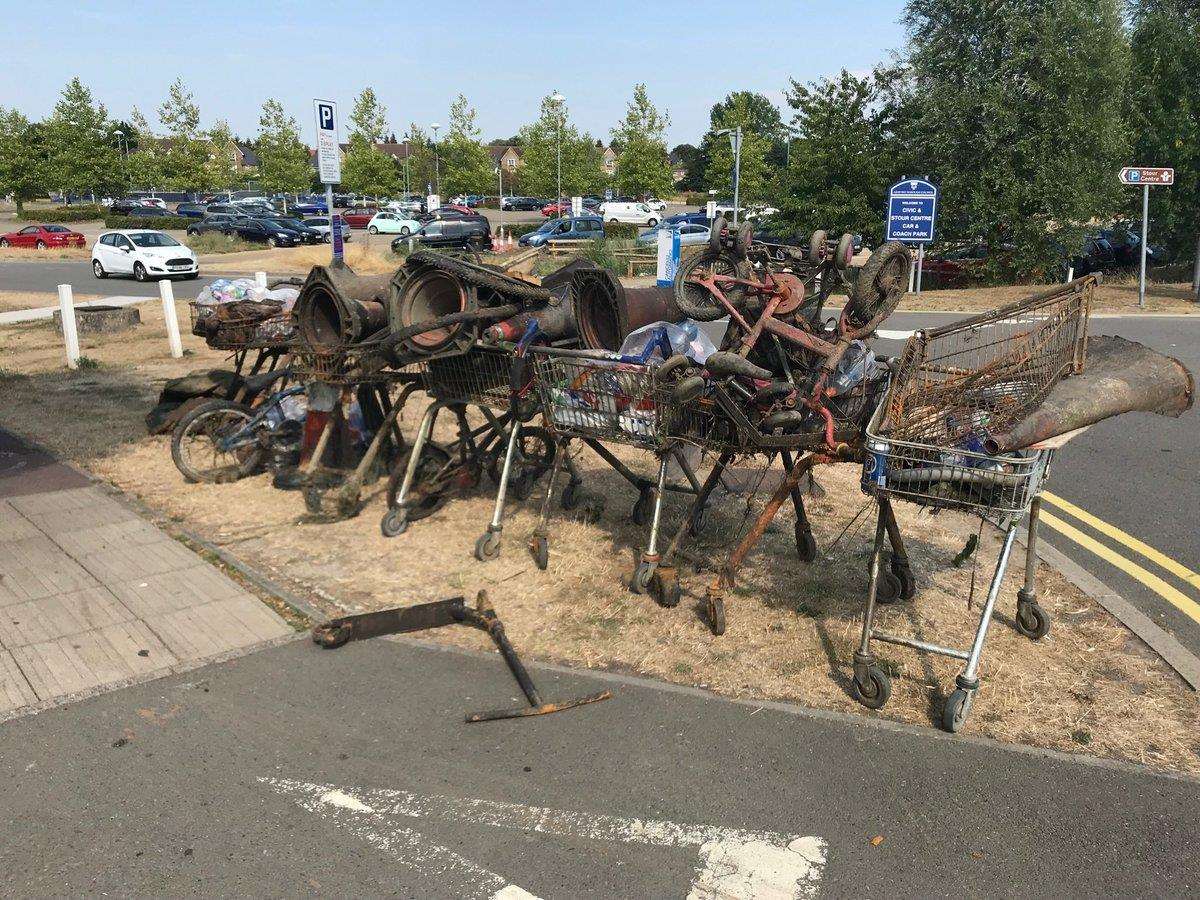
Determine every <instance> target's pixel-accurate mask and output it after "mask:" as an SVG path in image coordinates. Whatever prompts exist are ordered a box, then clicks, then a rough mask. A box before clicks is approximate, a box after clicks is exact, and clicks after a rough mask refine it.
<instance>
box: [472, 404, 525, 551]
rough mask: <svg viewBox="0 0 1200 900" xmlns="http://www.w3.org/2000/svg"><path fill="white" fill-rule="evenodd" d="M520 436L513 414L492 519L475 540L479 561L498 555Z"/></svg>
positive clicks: (518, 421)
mask: <svg viewBox="0 0 1200 900" xmlns="http://www.w3.org/2000/svg"><path fill="white" fill-rule="evenodd" d="M520 437H521V421H520V419H518V418H517V417H516V416H513V420H512V430H511V431H510V432H509V434H508V447H507V449H506V450H505V451H504V466H503V469H502V470H501V472H500V487H499V489H498V490H497V491H496V506H495V508H494V509H493V510H492V521H491V522H489V523H488V527H487V531H485V532H484V533H483V534H481V535H480V536H479V539H478V540H477V541H475V558H476V559H478V560H479V561H480V562H485V561H487V560H489V559H495V558H496V557H498V556H499V555H500V534H501V532H503V531H504V525H503V521H502V520H503V518H504V500H505V498H506V497H507V496H508V476H509V474H510V473H511V472H512V466H513V460H514V459H515V458H516V451H517V441H518V440H519V439H520Z"/></svg>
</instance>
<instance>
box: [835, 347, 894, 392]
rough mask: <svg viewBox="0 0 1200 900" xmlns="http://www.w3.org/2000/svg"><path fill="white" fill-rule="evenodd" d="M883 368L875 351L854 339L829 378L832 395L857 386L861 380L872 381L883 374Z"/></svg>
mask: <svg viewBox="0 0 1200 900" xmlns="http://www.w3.org/2000/svg"><path fill="white" fill-rule="evenodd" d="M884 368H886V367H885V366H884V365H883V364H882V363H881V362H879V360H877V359H876V358H875V351H873V350H869V349H868V348H867V345H866V344H864V343H863V342H862V341H854V342H853V343H851V344H850V347H849V348H848V349H847V350H846V352H845V354H843V356H842V358H841V361H840V362H838V367H837V370H836V371H835V372H834V373H833V377H832V378H830V379H829V387H830V388H831V389H832V390H833V396H835V397H837V396H839V395H841V394H844V393H846V392H847V391H850V390H852V389H853V388H856V387H858V385H860V384H862V383H863V381H874V380H875V379H876V378H878V377H879V376H880V375H881V374H883V369H884Z"/></svg>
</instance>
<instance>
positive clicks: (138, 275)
mask: <svg viewBox="0 0 1200 900" xmlns="http://www.w3.org/2000/svg"><path fill="white" fill-rule="evenodd" d="M92 273H93V274H94V275H95V276H96V277H97V278H107V277H108V276H109V275H132V276H133V277H134V279H135V280H136V281H148V280H150V279H154V280H155V281H157V280H158V279H160V278H171V277H172V276H181V277H183V278H195V277H196V276H197V275H199V274H200V264H199V263H198V262H197V261H196V254H195V253H193V252H192V251H191V250H189V249H188V248H187V247H185V246H184V245H183V244H181V243H179V241H177V240H175V238H173V237H171V236H170V235H169V234H163V233H162V232H161V231H147V230H144V229H140V228H135V229H130V230H128V231H106V232H104V233H103V234H101V235H100V237H99V238H98V239H97V240H96V243H95V245H93V247H92Z"/></svg>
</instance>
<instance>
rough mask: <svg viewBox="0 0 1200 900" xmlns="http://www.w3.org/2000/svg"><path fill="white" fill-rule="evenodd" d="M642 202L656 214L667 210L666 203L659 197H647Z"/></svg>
mask: <svg viewBox="0 0 1200 900" xmlns="http://www.w3.org/2000/svg"><path fill="white" fill-rule="evenodd" d="M642 202H643V203H645V204H646V205H647V206H648V207H650V208H651V209H652V210H654V211H655V212H662V211H663V210H664V209H666V208H667V204H666V203H664V202H663V201H662V200H659V199H658V198H657V197H647V198H646V199H645V200H643V201H642Z"/></svg>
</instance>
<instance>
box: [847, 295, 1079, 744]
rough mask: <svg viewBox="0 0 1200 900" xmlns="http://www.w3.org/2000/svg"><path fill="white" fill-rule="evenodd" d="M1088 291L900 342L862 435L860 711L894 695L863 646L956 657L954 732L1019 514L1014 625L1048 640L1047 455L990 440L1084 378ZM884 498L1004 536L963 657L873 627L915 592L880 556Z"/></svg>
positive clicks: (886, 530) (889, 517) (889, 529)
mask: <svg viewBox="0 0 1200 900" xmlns="http://www.w3.org/2000/svg"><path fill="white" fill-rule="evenodd" d="M1095 284H1096V280H1095V278H1094V277H1090V276H1089V277H1086V278H1081V279H1077V280H1076V281H1073V282H1071V283H1070V284H1067V285H1064V286H1061V287H1059V288H1055V289H1053V290H1050V291H1047V292H1045V293H1043V294H1040V295H1038V296H1036V297H1033V298H1030V299H1029V300H1026V301H1022V302H1021V303H1016V304H1012V305H1010V306H1007V307H1003V308H1001V309H998V310H995V311H993V312H989V313H985V314H982V315H979V316H974V317H972V318H969V319H966V320H964V321H962V322H958V323H955V324H952V325H948V326H945V327H943V328H938V329H935V330H932V331H926V332H917V333H916V334H915V335H914V336H913V337H911V338H909V340H908V343H907V344H906V346H905V349H904V352H903V354H902V356H901V357H900V361H899V366H898V370H897V372H896V374H895V377H894V378H893V381H892V384H891V387H890V389H889V391H888V394H887V397H886V399H885V400H884V402H883V403H882V404H881V405H880V406H879V408H878V409H877V410H876V411H875V413H874V415H873V417H872V419H871V422H870V424H869V425H868V427H867V436H866V448H865V454H864V463H863V476H862V485H863V490H864V491H865V492H866V493H868V494H869V495H871V496H873V497H874V498H875V499H876V501H877V503H878V507H879V511H878V512H879V514H878V520H877V524H876V529H875V543H874V548H873V550H872V554H871V562H870V584H869V587H868V589H867V598H866V606H865V611H864V615H863V629H862V638H861V641H860V644H859V647H858V649H857V650H856V651H855V653H854V684H853V690H854V695H855V697H856V699H858V700H859V702H861V703H862V704H863V705H865V706H867V707H869V708H871V709H879V708H881V707H882V706H883V705H884V704H885V703H887V700H888V696H889V695H890V693H891V683H890V681H889V679H888V676H887V674H886V673H885V672H884V671H883V669H882V668H881V667H880V666H879V665H877V664H876V661H875V656H874V654H873V653H872V650H871V642H872V641H873V640H875V641H883V642H885V643H890V644H897V645H900V646H904V647H910V648H913V649H916V650H923V651H926V652H930V653H937V654H941V655H944V656H950V657H953V658H955V659H961V660H963V662H964V663H965V665H964V667H963V670H962V672H961V673H960V674H959V675H958V676H957V677H956V679H955V682H956V689H955V690H954V691H953V692H952V693H951V695H950V696H949V698H948V699H947V701H946V704H945V707H944V709H943V712H942V725H943V727H944V728H946V730H947V731H951V732H957V731H958V730H959V729H960V728H961V727H962V724H963V722H964V721H965V720H966V717H967V714H968V713H969V711H970V708H971V704H972V702H973V701H974V698H975V694H976V692H977V691H978V689H979V674H978V671H979V660H980V656H981V655H982V652H983V645H984V642H985V640H986V639H987V634H988V627H989V625H990V624H991V619H992V613H993V610H994V609H995V605H996V601H997V598H998V596H999V593H1000V587H1001V583H1002V581H1003V578H1004V575H1005V572H1006V570H1007V568H1008V563H1009V558H1010V556H1011V554H1012V547H1013V543H1014V541H1015V538H1016V534H1017V528H1018V526H1019V525H1020V523H1021V520H1022V518H1026V517H1027V518H1028V541H1027V544H1026V550H1025V579H1024V585H1023V586H1022V587H1021V589H1020V590H1019V591H1018V592H1017V611H1016V628H1017V630H1018V631H1019V632H1020V633H1021V634H1023V635H1025V636H1027V637H1029V638H1032V639H1034V640H1037V639H1040V638H1042V637H1044V636H1045V635H1046V634H1047V633H1048V632H1049V629H1050V620H1049V617H1048V615H1047V614H1046V612H1045V611H1044V610H1043V609H1042V607H1041V606H1039V605H1038V602H1037V585H1036V565H1037V526H1038V513H1039V506H1040V497H1039V495H1040V493H1041V490H1042V485H1043V483H1044V481H1045V479H1046V477H1047V474H1048V472H1049V467H1050V462H1051V459H1052V457H1053V453H1054V449H1053V447H1052V446H1049V445H1035V446H1033V447H1029V448H1024V449H1021V450H1017V451H1010V452H1000V450H999V448H997V447H996V445H995V442H994V441H993V440H992V439H991V435H992V434H998V433H1000V432H1001V431H1003V430H1005V429H1007V428H1010V427H1011V426H1012V425H1013V424H1015V423H1016V422H1019V421H1021V420H1022V419H1024V418H1025V417H1026V416H1027V415H1028V414H1029V413H1030V412H1032V411H1033V410H1035V409H1036V408H1037V406H1038V405H1039V404H1040V403H1041V401H1042V400H1043V399H1045V397H1046V395H1047V394H1048V393H1049V391H1050V389H1051V388H1052V387H1053V385H1054V384H1055V382H1057V381H1058V380H1059V379H1060V378H1062V377H1064V376H1066V375H1070V374H1077V373H1079V372H1080V371H1082V368H1083V363H1084V353H1085V349H1086V341H1087V318H1088V312H1089V308H1090V302H1091V296H1092V293H1093V289H1094V287H1095ZM892 499H897V500H903V501H907V502H909V503H916V504H918V505H920V506H925V507H929V508H933V509H958V510H964V511H967V512H971V513H974V514H976V515H978V516H980V517H981V518H982V519H987V520H990V521H994V522H995V523H996V524H997V525H999V527H1000V528H1001V530H1002V531H1003V534H1004V537H1003V541H1002V543H1001V546H1000V551H999V554H998V556H997V559H996V563H995V568H994V570H993V574H992V578H991V582H990V584H989V586H988V591H987V597H986V599H985V601H984V604H983V609H982V611H981V613H980V619H979V625H978V627H977V628H976V631H975V637H974V640H973V641H972V643H971V646H970V648H969V649H967V650H962V649H957V648H953V647H947V646H942V645H939V644H935V643H930V642H928V641H924V640H918V639H917V638H915V637H909V636H906V635H898V634H893V633H890V632H886V631H882V630H880V629H879V628H877V627H876V624H875V617H876V612H877V602H880V600H881V598H882V597H884V596H887V597H890V598H893V599H894V598H896V597H906V598H907V597H909V596H911V595H912V594H913V592H914V591H915V584H914V583H913V582H912V580H911V578H912V576H911V573H907V576H906V573H905V571H904V570H906V569H907V566H906V565H905V566H904V567H903V570H902V569H901V568H900V567H898V566H897V564H896V560H895V559H894V558H893V559H885V558H884V551H883V545H884V540H885V539H886V538H889V537H890V538H892V542H893V546H897V543H896V542H897V541H898V537H899V529H898V527H897V525H896V519H895V515H894V513H893V510H892V505H891V501H892ZM905 576H906V577H905ZM906 578H907V580H906Z"/></svg>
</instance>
